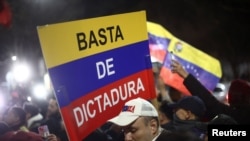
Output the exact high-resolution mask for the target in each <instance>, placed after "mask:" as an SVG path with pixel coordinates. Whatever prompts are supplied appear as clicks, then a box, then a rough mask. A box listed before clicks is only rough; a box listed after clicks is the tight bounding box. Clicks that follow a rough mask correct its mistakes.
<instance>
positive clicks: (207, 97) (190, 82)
mask: <svg viewBox="0 0 250 141" xmlns="http://www.w3.org/2000/svg"><path fill="white" fill-rule="evenodd" d="M171 68H172V72H173V73H177V74H178V75H179V76H181V77H182V78H183V79H184V81H183V84H184V85H185V87H186V88H187V89H188V90H189V92H190V93H191V94H192V95H196V96H198V97H200V98H201V99H202V100H203V101H204V103H205V105H206V107H207V109H208V114H209V115H208V116H209V117H214V116H215V115H217V114H219V113H222V112H224V110H225V108H226V107H227V106H226V105H225V104H223V103H221V102H220V101H218V100H217V99H216V98H215V97H214V96H213V95H212V94H211V92H210V91H209V90H207V89H206V88H205V87H204V86H203V85H202V84H201V83H200V81H198V80H197V79H196V78H195V77H194V76H193V75H192V74H190V73H188V72H187V71H186V70H185V69H184V68H183V66H182V65H181V64H180V63H179V62H178V61H176V60H172V64H171Z"/></svg>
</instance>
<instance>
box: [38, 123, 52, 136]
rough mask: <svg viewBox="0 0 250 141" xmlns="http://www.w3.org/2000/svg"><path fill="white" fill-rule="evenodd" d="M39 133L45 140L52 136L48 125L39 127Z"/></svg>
mask: <svg viewBox="0 0 250 141" xmlns="http://www.w3.org/2000/svg"><path fill="white" fill-rule="evenodd" d="M38 133H39V135H40V136H41V137H42V138H43V139H46V138H47V137H48V136H49V134H50V133H49V128H48V126H47V125H42V126H39V127H38Z"/></svg>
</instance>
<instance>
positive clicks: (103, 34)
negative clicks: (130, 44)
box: [76, 25, 124, 51]
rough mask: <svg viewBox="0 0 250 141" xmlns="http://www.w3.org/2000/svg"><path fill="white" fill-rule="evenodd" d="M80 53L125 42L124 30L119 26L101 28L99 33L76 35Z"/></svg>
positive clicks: (91, 31)
mask: <svg viewBox="0 0 250 141" xmlns="http://www.w3.org/2000/svg"><path fill="white" fill-rule="evenodd" d="M76 39H77V43H78V49H79V51H82V50H86V49H88V48H91V47H92V46H97V47H98V46H104V45H106V44H107V43H108V42H110V43H113V42H118V41H119V40H124V37H123V34H122V30H121V28H120V26H119V25H117V26H109V27H106V28H100V29H98V30H97V31H94V30H90V31H89V33H88V34H86V33H84V32H79V33H76Z"/></svg>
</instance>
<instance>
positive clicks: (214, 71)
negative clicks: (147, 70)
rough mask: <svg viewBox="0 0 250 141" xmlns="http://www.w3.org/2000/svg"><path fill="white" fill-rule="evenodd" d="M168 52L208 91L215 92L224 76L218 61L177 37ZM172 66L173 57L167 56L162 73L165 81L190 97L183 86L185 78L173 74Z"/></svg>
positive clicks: (173, 39)
mask: <svg viewBox="0 0 250 141" xmlns="http://www.w3.org/2000/svg"><path fill="white" fill-rule="evenodd" d="M168 51H169V52H173V55H174V59H176V60H177V61H179V62H180V63H181V64H182V66H183V67H184V68H185V69H186V71H188V72H189V73H191V74H193V75H194V76H195V77H196V78H197V79H198V80H199V81H200V82H201V83H202V84H203V85H204V86H205V87H206V88H207V89H208V90H210V91H213V89H214V88H215V86H216V84H217V83H218V82H219V80H220V78H221V76H222V71H221V66H220V62H219V61H218V60H217V59H215V58H213V57H212V56H209V55H208V54H206V53H204V52H202V51H200V50H198V49H196V48H195V47H193V46H191V45H189V44H188V43H186V42H184V41H182V40H180V39H178V38H176V37H174V38H172V40H171V43H170V45H169V47H168ZM170 64H171V56H170V55H167V56H166V57H165V60H164V64H163V67H162V69H161V72H160V76H161V77H162V78H163V81H164V82H165V84H167V85H169V86H171V87H174V88H176V89H177V90H179V91H181V92H182V93H183V94H185V95H190V92H189V91H188V90H187V89H186V88H185V86H184V85H183V78H181V77H180V76H178V75H177V74H173V73H172V72H171V69H170Z"/></svg>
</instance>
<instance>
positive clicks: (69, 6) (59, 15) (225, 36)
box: [0, 0, 250, 79]
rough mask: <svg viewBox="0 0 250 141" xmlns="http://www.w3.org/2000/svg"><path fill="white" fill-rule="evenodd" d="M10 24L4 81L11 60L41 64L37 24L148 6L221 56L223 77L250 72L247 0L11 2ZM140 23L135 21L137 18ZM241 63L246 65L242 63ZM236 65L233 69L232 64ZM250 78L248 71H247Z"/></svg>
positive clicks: (157, 18) (0, 62) (158, 18)
mask: <svg viewBox="0 0 250 141" xmlns="http://www.w3.org/2000/svg"><path fill="white" fill-rule="evenodd" d="M7 2H8V3H9V5H10V8H11V11H12V23H11V26H10V27H3V26H1V27H0V52H1V55H0V68H1V70H0V74H1V77H0V79H4V75H5V72H6V70H7V69H9V68H8V63H9V61H8V60H9V58H10V57H11V56H12V55H17V56H18V57H19V58H22V59H26V60H29V61H31V62H33V63H34V64H37V62H38V60H39V59H41V58H42V53H41V47H40V43H39V39H38V35H37V30H36V27H37V26H38V25H45V24H52V23H60V22H66V21H72V20H80V19H87V18H92V17H99V16H105V15H112V14H118V13H126V12H134V11H138V10H146V14H147V20H148V21H152V22H156V23H159V24H161V25H163V26H164V27H165V28H166V29H167V30H169V31H170V32H171V33H172V34H173V35H174V36H176V37H177V38H179V39H182V40H183V41H185V42H187V43H189V44H191V45H193V46H194V47H196V48H198V49H200V50H202V51H204V52H206V53H208V54H210V55H212V56H214V57H216V58H217V59H219V60H221V63H222V66H223V68H224V70H223V71H224V73H223V74H224V75H225V74H226V75H227V76H228V77H230V78H232V77H239V76H240V75H242V72H241V71H240V70H239V69H238V68H239V67H240V68H243V69H245V70H250V67H249V65H248V64H249V62H250V57H249V46H250V44H249V40H250V37H249V35H248V34H249V32H250V26H249V25H250V20H249V19H250V1H249V0H216V1H205V0H161V1H160V0H158V1H157V0H88V1H87V0H7ZM135 22H136V21H135ZM242 66H243V67H242ZM231 67H232V68H231ZM244 75H246V76H249V73H248V74H244Z"/></svg>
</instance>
